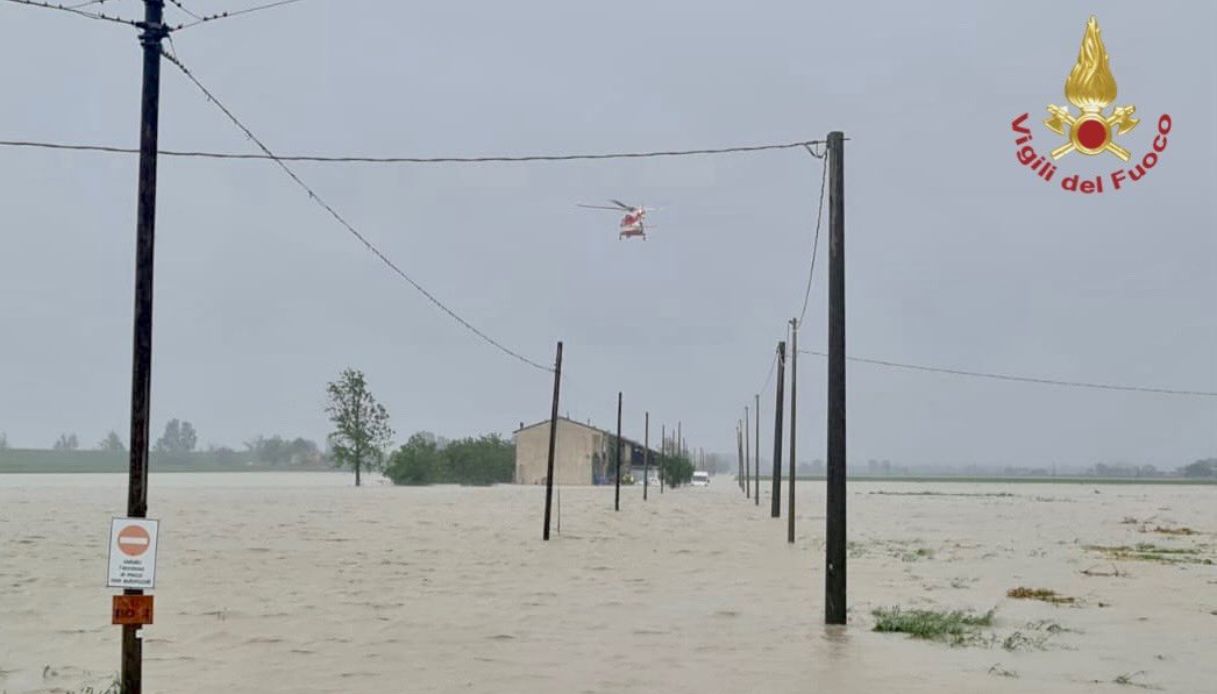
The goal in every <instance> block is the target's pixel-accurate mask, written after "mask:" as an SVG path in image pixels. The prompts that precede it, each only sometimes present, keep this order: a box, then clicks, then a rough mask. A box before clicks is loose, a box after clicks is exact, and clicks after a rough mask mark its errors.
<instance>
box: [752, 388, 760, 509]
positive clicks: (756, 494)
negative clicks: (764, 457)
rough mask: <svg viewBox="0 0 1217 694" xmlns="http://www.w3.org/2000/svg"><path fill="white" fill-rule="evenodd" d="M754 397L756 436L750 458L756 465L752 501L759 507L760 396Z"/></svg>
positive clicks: (754, 466) (754, 467)
mask: <svg viewBox="0 0 1217 694" xmlns="http://www.w3.org/2000/svg"><path fill="white" fill-rule="evenodd" d="M755 397H756V399H757V402H756V405H757V407H756V413H755V414H756V420H757V435H756V441H753V442H752V446H753V455H752V457H753V458H756V464H755V465H753V469H755V470H756V478H755V480H753V482H755V483H753V485H752V492H753V494H752V500H753V502H755V505H757V506H759V505H761V394H759V393H757V394H756V396H755Z"/></svg>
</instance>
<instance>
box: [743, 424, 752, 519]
mask: <svg viewBox="0 0 1217 694" xmlns="http://www.w3.org/2000/svg"><path fill="white" fill-rule="evenodd" d="M751 424H752V418H751V417H749V416H748V406H747V405H744V498H745V499H751V498H752V462H751V460H749V459H750V458H751V455H750V454H751V453H752V444H751V442H749V441H748V439H749V436H748V427H749V425H751Z"/></svg>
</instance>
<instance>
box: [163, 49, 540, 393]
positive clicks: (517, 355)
mask: <svg viewBox="0 0 1217 694" xmlns="http://www.w3.org/2000/svg"><path fill="white" fill-rule="evenodd" d="M162 55H164V56H165V59H166V60H168V61H169V62H170V63H172V64H173V65H175V66H177V68H178V69H179V70H181V71H182V74H184V75H185V76H186V78H187V79H189V80H190V81H191V82H192V83H193V84H194V86H196V87H198V89H199V91H201V92H203V95H204V96H206V97H207V99H208V100H209V101H210V102H211V103H213V104H215V106H216V108H218V109H220V111H222V112H223V113H224V115H225V116H227V117H228V119H229V120H230V121H232V123H233V125H235V126H237V128H239V129H240V130H241V132H243V133H245V136H246V137H248V138H249V139H250V141H251V142H253V143H254V144H255V145H257V147H258V149H260V150H262V151H263V152H264V153H265V154H266V158H268V159H270V160H272V161H274V162H275V163H276V164H278V165H279V167H280V168H281V169H283V171H284V173H286V174H287V175H288V177H290V178H291V179H292V180H293V181H294V182H295V183H296V185H298V186H300V188H301V189H303V190H304V192H305V193H308V196H309V199H311V200H313V201H314V202H315V203H317V205H319V206H320V207H321V208H322V209H323V210H325V211H326V212H328V213H329V215H330V216H331V217H333V218H334V219H335V220H336V221H337V222H338V223H339V224H341V225H342V226H343V227H344V228H346V230H347V231H349V232H350V233H351V235H352V236H354V237H355V238H356V239H358V240H359V241H360V242H361V243H362V244H363V245H364V247H366V248H367V249H368V250H369V251H371V252H372V254H373V255H375V256H376V257H377V258H379V259H380V261H381V262H383V263H384V264H385V265H387V266H388V267H389V269H391V270H393V272H395V273H397V275H398V276H400V277H401V278H402V279H404V280H405V281H406V282H409V283H410V285H411V286H412V287H414V288H415V289H416V290H418V292H419V293H420V294H422V295H423V296H425V297H426V298H427V300H428V301H430V302H431V303H432V304H434V305H435V306H437V307H438V308H439V309H440V310H442V311H443V312H444V313H446V314H448V315H449V316H450V317H452V318H453V319H454V320H455V321H456V322H458V323H460V324H461V325H462V326H464V327H465V328H466V329H467V330H469V331H470V332H472V333H473V334H474V335H477V336H478V337H480V338H481V339H482V340H484V341H485V342H487V343H488V344H490V345H492V346H494V347H496V348H497V349H499V350H500V351H502V352H503V353H505V354H507V355H509V356H512V357H514V358H516V359H518V360H520V361H522V362H524V363H525V364H528V365H529V366H531V367H533V368H535V369H539V370H541V371H545V372H547V373H549V372H552V371H553V369H551V368H550V367H548V366H544V365H542V364H540V363H538V362H535V361H533V360H531V359H529V358H528V357H525V356H524V355H522V354H520V353H519V352H516V351H514V350H512V349H510V348H508V347H506V346H505V345H503V344H502V343H501V342H499V341H498V340H495V339H494V338H493V337H490V336H489V335H487V334H486V333H484V332H482V331H481V330H479V329H477V328H476V327H474V326H473V325H472V324H471V323H469V321H467V320H465V319H464V318H462V317H461V316H460V315H459V314H457V313H456V311H454V310H453V309H451V308H449V307H448V306H447V305H445V304H444V303H443V302H442V301H440V300H439V299H437V298H436V297H435V295H434V294H432V293H431V292H429V291H427V289H426V288H424V287H423V286H422V285H421V284H419V283H418V282H416V281H415V280H414V279H413V278H412V277H410V276H409V275H408V274H406V272H405V271H404V270H402V269H401V268H400V267H398V266H397V264H396V263H394V262H393V261H392V260H390V259H389V257H388V256H386V255H385V254H384V253H383V252H381V251H380V249H379V248H377V247H376V246H375V245H373V243H372V242H371V241H369V240H368V239H367V237H365V236H364V235H363V234H361V233H359V231H358V230H357V229H356V228H355V227H354V226H352V225H351V223H350V222H348V221H347V220H346V219H345V218H343V216H342V215H340V214H338V212H337V210H335V209H334V208H333V207H332V206H331V205H330V204H329V203H327V202H326V201H325V200H323V199H322V198H321V196H319V195H318V194H317V193H316V192H315V191H314V190H313V189H312V188H310V187H309V186H308V184H306V183H305V182H304V181H303V180H301V179H300V177H299V176H297V175H296V172H295V171H293V170H292V169H291V167H289V166H288V165H287V164H285V163H284V162H283V160H281V159H280V158H278V157H276V156H275V155H274V153H273V152H271V151H270V149H269V148H268V147H267V146H266V145H265V144H263V142H262V141H261V140H259V139H258V137H257V136H256V135H254V134H253V132H252V131H251V130H250V129H249V128H247V127H246V126H245V124H244V123H242V122H241V121H240V120H239V119H238V118H237V117H236V116H235V115H233V113H232V111H229V110H228V108H227V107H226V106H224V104H222V103H220V100H219V99H217V98H216V96H215V95H214V94H212V93H211V91H210V90H208V89H207V87H204V86H203V84H202V83H201V82H199V80H198V78H196V77H195V76H194V73H192V72H191V71H190V70H189V69H187V67H186V66H185V65H184V64H183V63H182V62H181V61H180V60H178V59H177V58H176V57H174V56H172V55H170V54H169V53H162Z"/></svg>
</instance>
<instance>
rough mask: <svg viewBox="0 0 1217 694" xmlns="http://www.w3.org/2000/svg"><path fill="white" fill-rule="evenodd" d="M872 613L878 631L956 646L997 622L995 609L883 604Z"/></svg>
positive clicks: (970, 639) (968, 640)
mask: <svg viewBox="0 0 1217 694" xmlns="http://www.w3.org/2000/svg"><path fill="white" fill-rule="evenodd" d="M871 614H872V615H873V616H874V617H875V631H882V632H892V633H900V634H908V635H909V636H912V637H913V638H917V639H928V640H931V641H945V642H947V643H950V644H951V645H953V646H960V645H964V644H966V643H968V642H970V641H972V640H973V639H975V638H976V637H977V635H978V632H979V630H980V628H981V627H988V626H992V625H993V610H989V611H988V612H985V613H983V614H977V613H975V612H965V611H963V610H952V611H940V610H902V609H900V608H899V607H892V608H882V607H881V608H879V609H877V610H875V611H873V612H872V613H871Z"/></svg>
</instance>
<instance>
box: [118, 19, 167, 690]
mask: <svg viewBox="0 0 1217 694" xmlns="http://www.w3.org/2000/svg"><path fill="white" fill-rule="evenodd" d="M164 9H165V4H164V2H162V0H144V21H143V23H142V24H141V25H140V28H141V29H143V32H142V33H141V34H140V36H139V42H140V45H141V46H142V47H143V49H144V66H143V67H144V74H143V89H142V93H141V96H140V128H139V191H138V193H137V210H136V222H135V312H134V314H135V319H134V331H133V332H134V335H133V341H132V350H131V439H130V446H131V454H130V459H129V471H128V477H127V516H128V517H129V518H146V517H147V515H148V422H149V412H150V410H151V399H152V288H153V284H152V274H153V273H152V270H153V263H154V259H155V254H154V252H153V251H154V248H155V246H156V152H157V144H158V142H157V141H158V135H159V125H160V99H161V42H162V41H164V39H165V37H166V36H168V35H169V31H168V29H167V28H166V27H165V25H164V24H163V23H162V18H163V14H164ZM123 592H124V593H125V594H127V595H143V594H144V591H142V590H135V589H127V590H124V591H123ZM140 629H141V625H138V624H124V625H123V635H122V639H123V644H122V675H121V680H122V681H121V685H122V692H123V694H140V692H141V690H142V689H143V663H144V653H143V641H142V640H141V638H140Z"/></svg>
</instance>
